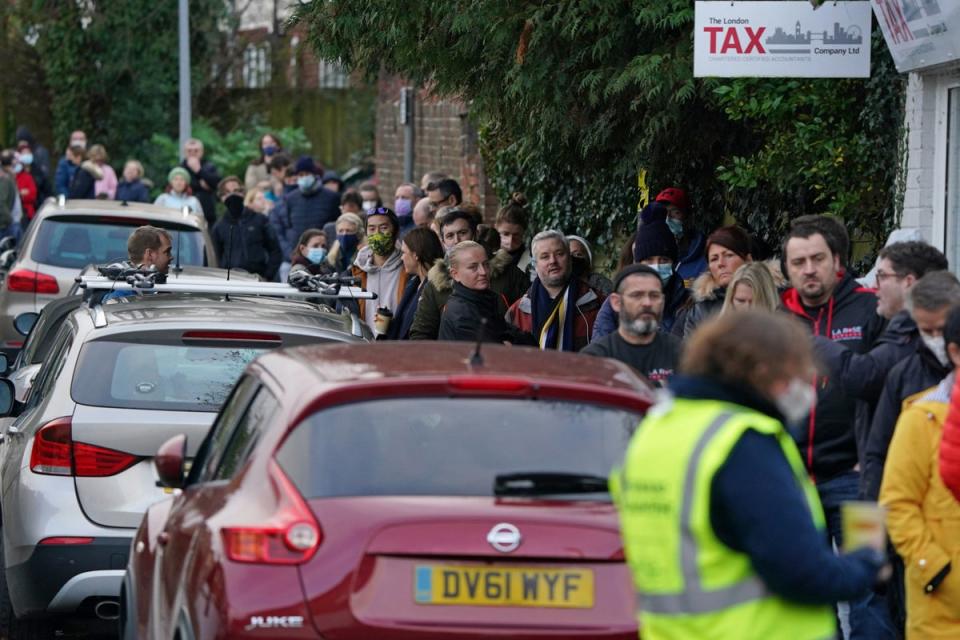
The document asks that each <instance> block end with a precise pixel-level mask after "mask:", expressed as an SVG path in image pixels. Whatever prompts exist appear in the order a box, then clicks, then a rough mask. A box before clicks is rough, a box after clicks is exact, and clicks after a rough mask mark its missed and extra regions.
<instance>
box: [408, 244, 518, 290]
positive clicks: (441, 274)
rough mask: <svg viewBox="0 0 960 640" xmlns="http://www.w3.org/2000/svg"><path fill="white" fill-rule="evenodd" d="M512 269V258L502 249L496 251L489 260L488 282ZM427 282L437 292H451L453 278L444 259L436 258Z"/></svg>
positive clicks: (428, 273)
mask: <svg viewBox="0 0 960 640" xmlns="http://www.w3.org/2000/svg"><path fill="white" fill-rule="evenodd" d="M512 267H513V257H512V256H511V255H510V254H509V253H507V252H506V251H504V250H503V249H500V250H499V251H497V252H496V253H495V254H493V257H492V258H491V259H490V278H489V279H490V282H493V281H494V280H496V279H497V278H499V277H500V276H502V275H503V274H504V273H505V272H506V271H507V269H509V268H512ZM427 282H429V283H431V284H432V285H433V287H434V289H436V290H437V291H453V278H452V277H451V276H450V268H449V267H448V266H447V261H446V259H445V258H437V261H436V262H434V263H433V266H432V267H430V271H428V272H427Z"/></svg>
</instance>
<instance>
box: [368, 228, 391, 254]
mask: <svg viewBox="0 0 960 640" xmlns="http://www.w3.org/2000/svg"><path fill="white" fill-rule="evenodd" d="M367 244H368V245H370V250H371V251H373V253H374V254H375V255H378V256H388V255H390V254H391V253H393V252H394V250H395V249H396V242H395V241H394V239H393V234H392V233H374V234H373V235H369V236H367Z"/></svg>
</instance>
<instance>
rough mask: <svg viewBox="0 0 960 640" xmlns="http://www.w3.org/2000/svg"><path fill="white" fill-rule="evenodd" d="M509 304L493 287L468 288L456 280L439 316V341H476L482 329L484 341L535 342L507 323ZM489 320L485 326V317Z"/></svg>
mask: <svg viewBox="0 0 960 640" xmlns="http://www.w3.org/2000/svg"><path fill="white" fill-rule="evenodd" d="M506 313H507V305H506V303H505V302H504V300H503V297H501V296H500V294H498V293H494V292H493V291H491V290H490V289H486V290H484V291H477V290H475V289H468V288H467V287H465V286H463V285H462V284H460V283H459V282H454V283H453V293H451V294H450V299H449V300H447V305H446V307H445V308H444V310H443V316H442V317H441V318H440V335H439V337H438V339H439V340H460V341H466V342H473V341H476V340H477V338H478V337H479V336H480V333H481V331H482V334H483V341H484V342H504V341H507V342H519V343H524V344H532V343H533V338H532V336H531V337H530V339H529V340H526V339H524V337H523V334H522V332H520V331H518V330H516V329H514V328H513V327H511V326H510V325H508V324H507V321H506V320H505V319H504V316H505V315H506ZM484 318H485V319H486V321H487V324H486V327H482V328H481V326H482V320H483V319H484Z"/></svg>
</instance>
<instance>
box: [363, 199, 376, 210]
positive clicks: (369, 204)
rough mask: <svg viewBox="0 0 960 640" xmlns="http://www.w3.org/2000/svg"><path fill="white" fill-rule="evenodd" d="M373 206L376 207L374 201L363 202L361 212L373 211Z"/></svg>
mask: <svg viewBox="0 0 960 640" xmlns="http://www.w3.org/2000/svg"><path fill="white" fill-rule="evenodd" d="M375 206H377V201H376V200H364V201H363V210H364V211H368V210H370V209H373V208H374V207H375Z"/></svg>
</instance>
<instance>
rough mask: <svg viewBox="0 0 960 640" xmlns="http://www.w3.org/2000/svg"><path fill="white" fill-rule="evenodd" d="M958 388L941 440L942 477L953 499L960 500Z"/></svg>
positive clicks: (959, 403) (954, 389) (955, 390)
mask: <svg viewBox="0 0 960 640" xmlns="http://www.w3.org/2000/svg"><path fill="white" fill-rule="evenodd" d="M957 387H958V383H955V384H954V387H953V393H952V394H951V396H950V397H951V400H950V411H949V412H948V413H947V420H946V423H945V424H944V425H943V438H942V439H941V440H940V477H941V478H942V479H943V484H945V485H946V487H947V489H950V492H951V493H953V497H954V498H956V499H957V500H960V390H958V388H957Z"/></svg>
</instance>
